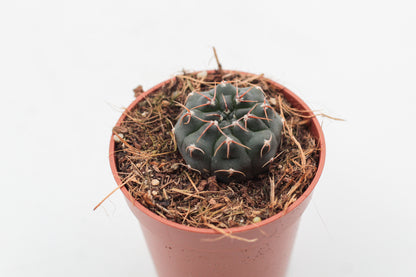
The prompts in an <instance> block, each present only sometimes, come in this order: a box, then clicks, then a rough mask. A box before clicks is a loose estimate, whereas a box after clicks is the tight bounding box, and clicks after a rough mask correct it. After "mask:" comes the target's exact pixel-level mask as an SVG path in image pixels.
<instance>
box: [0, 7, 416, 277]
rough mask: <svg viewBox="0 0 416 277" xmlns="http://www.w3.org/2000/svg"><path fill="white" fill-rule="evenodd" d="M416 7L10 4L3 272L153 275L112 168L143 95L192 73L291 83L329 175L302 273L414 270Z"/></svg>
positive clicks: (299, 254)
mask: <svg viewBox="0 0 416 277" xmlns="http://www.w3.org/2000/svg"><path fill="white" fill-rule="evenodd" d="M414 11H415V6H414V1H362V0H361V1H345V3H341V1H269V2H267V1H203V2H202V1H200V2H199V3H198V2H197V1H64V2H63V3H59V1H7V2H6V1H3V2H2V3H1V4H0V31H1V32H0V34H1V43H0V76H1V77H0V78H1V82H0V91H1V101H0V120H1V130H2V131H1V136H0V143H1V146H2V150H1V158H0V163H1V164H0V171H1V172H0V176H1V177H0V178H1V179H0V182H1V193H0V234H1V236H0V276H8V277H17V276H19V277H20V276H42V277H44V276H46V277H49V276H102V277H104V276H146V277H147V276H148V277H155V276H156V274H155V271H154V269H153V266H152V264H151V259H150V257H149V253H148V251H147V249H146V246H145V242H144V240H143V237H142V234H141V231H140V229H139V226H138V223H137V222H136V220H135V218H134V217H133V215H132V214H130V211H129V210H128V208H127V206H126V204H125V203H124V200H123V198H122V197H121V193H119V192H118V193H116V194H115V195H114V196H112V197H111V198H110V199H109V200H108V201H106V202H105V203H104V204H103V206H102V207H101V208H99V209H98V210H97V211H96V212H93V211H92V208H93V207H94V205H95V204H97V203H98V202H99V201H100V200H101V199H102V198H103V197H104V196H105V195H106V194H107V193H109V192H110V191H111V190H112V189H113V188H114V186H115V182H114V181H113V177H112V175H111V173H110V168H109V164H108V142H109V136H110V134H111V128H112V126H113V125H114V124H115V122H116V120H117V119H118V117H119V115H120V109H119V108H121V107H126V106H127V105H128V104H129V103H130V102H131V101H132V100H133V93H132V89H133V88H134V87H136V85H138V84H142V85H143V87H144V88H145V89H148V88H150V87H151V86H153V85H155V84H157V83H159V82H161V81H163V80H165V79H166V78H168V77H170V76H172V75H173V74H174V73H176V72H178V71H180V70H181V69H182V68H185V69H189V70H194V69H205V68H214V67H215V66H216V64H215V60H214V59H213V55H212V51H211V46H216V48H217V50H218V54H219V56H220V59H221V61H222V64H223V66H224V68H228V69H239V70H244V71H249V72H254V73H265V74H266V76H268V77H271V78H273V79H274V80H276V81H278V82H281V83H282V84H284V85H286V86H287V87H289V88H290V89H292V90H293V91H294V92H296V93H297V94H298V95H300V96H301V97H302V98H303V99H304V100H305V101H306V102H307V103H308V104H309V105H310V106H311V107H312V108H313V109H318V110H321V111H323V112H325V113H328V114H330V115H333V116H337V117H342V118H345V119H346V120H347V121H346V122H335V121H331V120H327V119H322V122H323V127H324V132H325V136H326V141H327V148H328V153H327V162H326V167H325V170H324V174H323V176H322V178H321V181H320V182H319V184H318V186H317V188H316V191H315V193H314V198H313V202H312V203H311V205H310V206H309V208H308V210H307V211H306V212H305V214H304V216H303V220H302V224H301V227H300V230H299V235H298V239H297V243H296V245H295V249H294V253H293V258H292V262H291V266H290V271H289V275H288V276H290V277H294V276H319V277H323V276H328V277H332V276H363V277H364V276H416V269H415V265H414V260H415V258H416V236H415V234H416V216H415V213H416V204H415V200H414V196H413V195H414V194H415V193H416V188H415V187H416V181H415V170H416V165H415V156H416V151H415V146H414V141H415V134H416V132H415V125H416V123H415V122H416V121H415V118H416V112H415V111H414V104H415V101H416V96H415V95H416V85H415V76H416V66H415V64H416V51H415V49H416V36H415V34H416V32H415V27H416V18H415V16H414Z"/></svg>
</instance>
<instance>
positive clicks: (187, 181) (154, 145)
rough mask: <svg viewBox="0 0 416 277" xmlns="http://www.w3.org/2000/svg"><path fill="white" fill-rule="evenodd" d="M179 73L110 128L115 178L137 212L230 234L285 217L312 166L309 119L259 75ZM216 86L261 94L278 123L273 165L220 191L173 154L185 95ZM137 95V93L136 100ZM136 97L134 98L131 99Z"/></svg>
mask: <svg viewBox="0 0 416 277" xmlns="http://www.w3.org/2000/svg"><path fill="white" fill-rule="evenodd" d="M204 75H205V74H199V75H197V74H196V73H185V72H184V73H183V74H182V75H178V76H176V78H175V79H174V80H173V81H172V82H170V83H168V84H167V85H165V86H164V87H162V88H161V89H160V90H159V91H157V92H155V93H153V94H151V95H149V96H147V97H146V98H145V99H144V100H143V101H141V102H139V103H138V105H137V106H136V108H135V109H134V110H133V111H132V112H130V113H128V114H127V117H126V120H125V121H124V122H123V123H122V125H121V126H118V127H114V129H113V133H114V136H115V138H116V140H117V141H118V142H117V143H116V150H115V157H116V163H117V169H118V172H119V176H120V178H121V180H122V182H123V184H125V186H126V187H127V189H128V190H129V192H130V193H131V195H132V196H133V197H134V198H135V199H137V201H139V202H140V203H141V204H142V205H144V206H145V207H146V208H148V209H149V210H151V211H152V212H154V213H156V214H158V215H160V216H161V217H164V218H166V219H169V220H171V221H174V222H177V223H181V224H184V225H188V226H193V227H200V228H211V229H215V228H230V227H237V226H244V225H247V224H251V223H253V222H259V221H260V220H263V219H266V218H268V217H270V216H273V215H275V214H277V213H279V212H280V211H284V210H286V209H287V208H288V207H289V206H290V204H292V203H293V202H295V201H296V200H297V199H298V198H299V197H300V195H302V193H303V192H304V191H305V190H306V189H307V187H308V185H309V184H310V183H311V181H312V179H313V178H314V176H315V173H316V170H317V167H318V162H319V153H320V151H319V145H317V142H316V140H315V138H314V137H313V136H312V135H311V133H310V131H309V129H308V127H309V123H310V118H311V116H310V115H309V114H310V113H308V112H305V111H300V110H297V109H295V108H293V107H292V106H291V105H290V104H289V103H288V102H287V101H286V100H285V99H284V97H283V94H282V93H281V92H280V91H279V90H278V89H277V88H275V87H273V86H271V85H270V83H268V82H267V80H266V79H264V78H263V76H262V75H259V76H252V75H244V74H242V73H241V74H240V73H224V72H223V71H222V70H218V71H215V72H214V73H209V74H207V75H206V76H204ZM222 80H226V81H230V82H233V83H235V84H238V86H239V87H246V86H252V85H257V86H260V87H262V89H263V90H264V92H265V93H266V95H267V98H268V100H269V102H270V104H271V105H272V106H273V107H274V108H275V110H276V111H277V112H278V113H279V114H280V115H281V117H282V118H284V127H283V131H282V139H281V145H280V149H279V151H278V156H277V158H276V159H275V160H274V161H273V162H272V163H271V165H270V170H269V172H267V173H265V174H262V175H260V176H258V177H257V178H256V179H253V180H248V181H244V182H240V183H230V184H224V183H221V182H218V181H217V180H216V178H215V177H204V176H201V175H200V174H199V172H196V171H193V170H191V169H189V168H188V167H187V166H186V165H185V164H184V160H183V158H182V156H181V155H180V154H179V152H178V151H177V149H176V143H175V140H174V135H173V133H172V127H173V126H174V125H175V123H176V121H177V117H178V115H179V113H180V111H181V107H180V106H179V105H178V102H179V103H183V102H184V101H185V99H186V96H187V94H188V93H190V92H191V91H194V90H200V91H204V90H208V89H211V88H212V87H213V86H214V85H215V84H218V83H219V82H221V81H222ZM142 91H143V90H142V88H141V87H138V88H137V89H136V90H135V93H136V94H137V93H141V92H142ZM136 96H137V95H136Z"/></svg>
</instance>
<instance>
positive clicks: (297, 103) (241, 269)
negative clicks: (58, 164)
mask: <svg viewBox="0 0 416 277" xmlns="http://www.w3.org/2000/svg"><path fill="white" fill-rule="evenodd" d="M208 72H213V71H208ZM225 72H226V73H230V72H237V71H225ZM238 73H242V74H248V75H253V76H254V74H250V73H245V72H238ZM266 80H267V81H268V82H269V83H270V84H271V86H275V87H276V88H278V89H279V90H280V91H281V92H282V93H283V94H284V96H285V98H286V99H287V100H288V101H289V102H290V103H291V104H292V105H293V106H294V107H296V108H298V109H302V110H307V111H309V110H310V109H309V107H308V106H307V105H306V104H305V103H304V102H303V101H302V100H301V99H300V98H299V97H298V96H296V95H295V94H294V93H293V92H291V91H290V90H289V89H287V88H285V87H284V86H282V85H280V84H278V83H276V82H274V81H271V80H269V79H266ZM170 81H171V80H167V81H165V82H162V83H160V84H158V85H156V86H155V87H153V88H151V89H150V90H148V91H146V92H144V93H142V94H141V95H139V96H138V97H137V98H136V99H135V100H134V101H133V103H131V104H130V106H129V107H128V108H127V110H132V109H134V107H135V106H136V104H137V103H139V102H140V101H142V100H143V99H144V97H145V96H147V95H149V94H151V93H153V92H155V91H157V90H158V89H159V88H161V87H162V86H163V85H164V84H167V83H168V82H170ZM124 119H125V114H123V115H122V116H121V117H120V119H119V120H118V122H117V124H116V126H119V125H121V123H122V122H123V120H124ZM310 130H311V133H312V135H313V136H314V137H315V138H316V140H317V142H318V145H319V146H320V159H319V164H318V169H317V172H316V175H315V177H314V179H313V180H312V182H311V184H310V185H309V186H308V188H307V190H306V191H305V192H304V193H303V194H302V195H301V197H299V198H298V199H297V200H296V201H295V202H294V203H292V204H291V205H290V206H289V207H288V208H287V209H286V210H285V211H284V212H283V211H282V212H280V213H278V214H276V215H274V216H272V217H270V218H268V219H265V220H263V221H261V222H259V223H256V224H250V225H246V226H243V227H234V228H229V229H227V230H224V231H225V232H227V233H229V234H232V236H235V237H238V239H237V238H234V237H232V236H231V237H230V236H224V234H221V233H219V232H217V231H215V230H212V229H208V228H195V227H189V226H185V225H181V224H178V223H175V222H172V221H169V220H167V219H164V218H162V217H160V216H158V215H157V214H155V213H153V212H151V211H149V210H148V209H147V208H145V207H144V206H142V205H141V204H140V203H139V202H138V201H136V200H135V199H133V198H132V196H131V195H130V194H129V192H128V191H127V189H126V188H125V187H124V186H123V187H122V188H121V191H122V192H123V194H124V196H125V198H126V200H127V203H128V206H129V207H130V209H131V211H132V212H133V214H134V215H135V216H136V217H137V219H138V220H139V222H140V226H141V229H142V232H143V235H144V237H145V239H146V243H147V246H148V248H149V251H150V253H151V256H152V259H153V262H154V265H155V267H156V271H157V273H158V275H159V276H160V277H234V276H238V277H245V276H247V277H254V276H261V277H272V276H273V277H279V276H285V274H286V270H287V267H288V263H289V259H290V256H291V252H292V248H293V244H294V241H295V237H296V233H297V229H298V226H299V222H300V218H301V216H302V214H303V212H304V210H305V208H306V207H307V206H308V204H309V202H310V200H311V196H312V192H313V190H314V188H315V186H316V184H317V182H318V180H319V177H320V176H321V173H322V171H323V167H324V162H325V140H324V136H323V132H322V129H321V126H320V124H319V122H318V120H317V119H316V118H315V117H314V118H312V120H311V125H310ZM114 149H115V142H114V140H113V136H112V138H111V142H110V165H111V170H112V172H113V175H114V178H115V180H116V182H117V184H118V185H119V186H120V185H121V183H122V182H121V180H120V178H119V176H118V173H117V167H116V161H115V157H114V155H113V154H114ZM243 239H246V240H247V241H246V240H243ZM248 240H255V241H248Z"/></svg>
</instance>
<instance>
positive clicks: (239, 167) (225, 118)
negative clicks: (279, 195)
mask: <svg viewBox="0 0 416 277" xmlns="http://www.w3.org/2000/svg"><path fill="white" fill-rule="evenodd" d="M281 130H282V120H281V119H280V117H279V116H278V115H277V113H276V112H275V111H274V110H273V108H272V107H271V106H270V104H269V103H268V101H267V100H266V98H265V95H264V93H263V91H262V90H261V88H259V87H248V88H236V87H234V86H232V85H231V84H226V83H222V84H220V85H218V86H216V87H215V88H214V89H212V90H209V91H205V92H192V93H190V94H189V96H188V99H187V101H186V103H185V106H184V110H183V112H182V113H181V116H180V118H179V120H178V122H177V123H176V125H175V129H174V132H175V137H176V141H177V144H178V149H179V152H180V153H181V155H182V156H183V158H184V159H185V161H186V163H187V164H188V165H189V166H190V167H192V168H194V169H197V170H199V171H200V172H201V173H209V174H214V175H216V176H217V177H218V179H219V180H221V181H224V182H230V181H235V180H242V179H246V178H253V177H254V176H256V175H257V174H259V173H261V172H264V171H266V170H267V168H268V166H269V164H270V162H271V161H272V160H273V158H274V157H275V155H276V152H277V149H278V146H279V144H280V133H281Z"/></svg>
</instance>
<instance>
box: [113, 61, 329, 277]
mask: <svg viewBox="0 0 416 277" xmlns="http://www.w3.org/2000/svg"><path fill="white" fill-rule="evenodd" d="M136 93H137V95H136V96H137V97H136V99H135V100H134V101H133V103H131V105H130V106H129V107H128V108H127V109H126V111H125V112H124V113H123V115H122V116H121V117H120V119H119V121H118V122H117V124H116V126H115V127H114V128H113V135H112V138H111V142H110V164H111V169H112V172H113V174H114V178H115V180H116V182H117V184H118V187H117V189H121V191H122V192H123V194H124V195H125V197H126V199H127V203H128V206H129V207H130V209H131V211H132V212H133V213H134V215H135V216H136V217H137V219H138V220H139V222H140V225H141V229H142V232H143V234H144V236H145V239H146V242H147V245H148V247H149V250H150V253H151V255H152V258H153V262H154V264H155V267H156V270H157V272H158V275H159V276H161V277H165V276H169V277H176V276H178V277H179V276H181V277H183V276H202V277H203V276H263V277H268V276H284V274H285V272H286V269H287V264H288V261H289V258H290V254H291V249H292V246H293V243H294V239H295V236H296V231H297V228H298V224H299V220H300V217H301V215H302V213H303V211H304V210H305V208H306V206H307V205H308V203H309V201H310V198H311V193H312V191H313V189H314V187H315V185H316V183H317V182H318V179H319V177H320V175H321V173H322V170H323V165H324V159H325V143H324V137H323V133H322V129H321V127H320V125H319V122H318V120H317V119H316V118H315V115H314V114H313V113H312V112H311V111H310V109H309V108H308V106H307V105H306V104H305V103H304V102H303V101H302V100H301V99H300V98H299V97H297V96H296V95H295V94H294V93H293V92H291V91H290V90H289V89H287V88H285V87H283V86H282V85H280V84H278V83H276V82H274V81H272V80H269V79H267V78H264V77H263V75H255V74H251V73H244V72H239V71H227V70H222V69H221V67H220V68H219V69H218V70H211V71H201V72H192V73H186V72H184V73H183V74H180V75H177V76H175V77H173V78H171V79H169V80H167V81H164V82H162V83H160V84H159V85H156V86H155V87H153V88H151V89H150V90H148V91H146V92H143V91H142V90H141V89H137V90H136Z"/></svg>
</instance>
